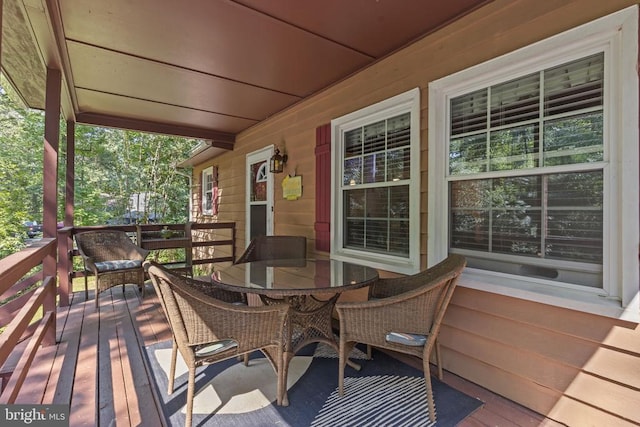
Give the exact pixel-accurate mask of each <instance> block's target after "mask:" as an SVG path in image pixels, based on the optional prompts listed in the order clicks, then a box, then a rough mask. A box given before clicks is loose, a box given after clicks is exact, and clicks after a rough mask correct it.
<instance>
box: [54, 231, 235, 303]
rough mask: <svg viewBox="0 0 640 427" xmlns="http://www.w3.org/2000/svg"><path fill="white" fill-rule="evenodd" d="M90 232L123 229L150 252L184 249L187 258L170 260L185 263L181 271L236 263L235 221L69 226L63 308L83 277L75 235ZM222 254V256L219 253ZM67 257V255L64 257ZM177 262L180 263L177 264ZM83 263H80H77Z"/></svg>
mask: <svg viewBox="0 0 640 427" xmlns="http://www.w3.org/2000/svg"><path fill="white" fill-rule="evenodd" d="M89 230H121V231H125V232H127V233H129V234H130V235H131V236H132V238H133V240H134V241H135V242H136V243H137V244H138V245H139V246H141V247H143V248H145V249H149V250H152V251H153V250H166V249H182V250H184V251H185V254H184V259H180V260H169V264H175V265H178V264H183V265H182V266H181V267H180V268H181V269H182V270H184V271H191V269H192V267H194V266H198V265H204V264H215V263H221V262H235V259H236V248H235V241H236V224H235V222H219V223H196V222H189V223H186V224H138V225H117V226H95V227H67V228H63V229H61V230H58V239H59V243H58V244H59V246H60V249H59V257H58V275H59V280H60V289H59V293H60V305H61V306H65V305H68V304H69V296H70V295H71V290H72V287H71V283H72V281H73V279H74V278H76V277H83V276H84V274H85V273H84V271H83V270H81V269H80V270H75V269H74V265H73V260H74V259H77V257H78V256H79V254H78V251H77V249H75V248H74V247H73V236H74V235H75V234H77V233H80V232H83V231H89ZM163 230H167V231H168V232H170V233H175V235H174V236H175V237H163V236H162V232H163ZM218 251H221V252H222V254H221V255H219V254H218V253H217V252H218ZM63 254H64V255H63ZM173 261H176V262H173ZM76 264H79V263H76Z"/></svg>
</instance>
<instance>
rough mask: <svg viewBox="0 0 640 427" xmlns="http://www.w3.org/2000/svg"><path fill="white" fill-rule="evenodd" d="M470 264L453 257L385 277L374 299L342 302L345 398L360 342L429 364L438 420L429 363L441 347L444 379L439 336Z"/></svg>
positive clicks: (430, 405) (429, 399) (432, 412)
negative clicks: (350, 363)
mask: <svg viewBox="0 0 640 427" xmlns="http://www.w3.org/2000/svg"><path fill="white" fill-rule="evenodd" d="M465 265H466V260H465V258H464V257H462V256H460V255H450V256H449V257H448V258H446V259H445V260H444V261H442V262H441V263H439V264H437V265H435V266H433V267H432V268H429V269H427V270H424V271H422V272H420V273H417V274H415V275H412V276H406V277H398V278H392V279H379V280H378V281H377V282H376V283H374V284H373V285H372V286H371V288H370V291H369V296H370V299H369V300H368V301H363V302H338V304H336V310H337V312H338V315H339V318H340V352H339V353H340V365H339V373H338V388H339V393H340V395H343V394H344V368H345V365H346V363H347V356H348V355H349V353H350V352H351V350H352V349H353V347H354V346H355V344H356V343H362V344H367V345H368V346H374V347H379V348H384V349H388V350H393V351H397V352H399V353H404V354H409V355H413V356H417V357H420V358H421V359H422V363H423V369H424V379H425V383H426V390H427V405H428V408H429V417H430V418H431V421H435V404H434V402H433V391H432V388H431V378H430V371H429V359H430V356H431V352H432V350H433V349H434V347H435V348H436V359H437V364H438V377H439V378H440V379H442V364H441V360H440V350H439V348H438V345H437V339H438V332H439V330H440V324H441V322H442V318H443V317H444V314H445V311H446V309H447V306H448V305H449V301H450V300H451V296H452V294H453V291H454V288H455V285H456V281H457V279H458V277H459V276H460V273H461V272H462V269H463V268H464V266H465Z"/></svg>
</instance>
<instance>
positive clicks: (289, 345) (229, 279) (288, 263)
mask: <svg viewBox="0 0 640 427" xmlns="http://www.w3.org/2000/svg"><path fill="white" fill-rule="evenodd" d="M211 279H212V281H213V282H214V283H216V284H217V285H218V286H220V287H222V288H225V289H228V290H232V291H236V292H246V293H252V294H257V295H259V296H260V299H261V300H262V302H263V303H264V304H276V303H282V302H286V303H287V304H289V306H290V307H291V310H290V315H289V319H288V320H287V324H286V327H287V331H286V332H287V336H288V339H287V340H286V347H285V349H284V358H285V360H284V369H283V375H284V377H285V379H286V378H287V373H288V370H289V362H290V361H291V359H292V358H293V356H294V355H295V354H296V352H297V351H298V350H300V349H301V348H302V347H304V346H306V345H307V344H309V343H312V342H323V343H326V344H328V345H330V346H331V347H333V348H334V349H335V350H336V352H337V351H338V344H337V342H336V340H335V337H334V334H333V330H332V327H331V320H332V314H333V308H334V306H335V303H336V301H337V300H338V297H339V296H340V294H341V293H342V292H344V291H348V290H352V289H357V288H361V287H364V286H367V285H370V284H371V283H373V282H374V281H376V280H377V279H378V272H377V271H376V270H375V269H374V268H371V267H366V266H362V265H357V264H352V263H349V262H344V261H337V260H315V259H303V258H301V259H287V260H269V261H252V262H247V263H241V264H235V265H233V266H231V267H228V268H225V269H223V270H220V271H216V272H214V273H213V275H212V276H211ZM350 364H351V363H350ZM352 366H354V367H356V368H358V366H357V365H355V364H352ZM282 402H283V405H288V403H289V402H288V398H287V393H286V390H285V395H284V396H283V399H282Z"/></svg>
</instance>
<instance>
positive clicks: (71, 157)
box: [58, 121, 76, 307]
mask: <svg viewBox="0 0 640 427" xmlns="http://www.w3.org/2000/svg"><path fill="white" fill-rule="evenodd" d="M75 130H76V124H75V123H74V122H73V121H67V164H66V178H65V193H64V226H65V228H67V227H71V226H73V213H74V205H75V199H74V191H75V157H76V155H75V153H76V137H75ZM72 249H73V233H72V232H71V231H70V230H69V231H65V232H58V277H59V279H60V286H59V288H58V294H59V295H60V300H59V305H60V307H66V306H68V305H69V297H70V296H71V293H72V292H73V285H72V279H71V272H72V271H73V267H72V265H73V257H72V256H71V253H70V252H71V250H72Z"/></svg>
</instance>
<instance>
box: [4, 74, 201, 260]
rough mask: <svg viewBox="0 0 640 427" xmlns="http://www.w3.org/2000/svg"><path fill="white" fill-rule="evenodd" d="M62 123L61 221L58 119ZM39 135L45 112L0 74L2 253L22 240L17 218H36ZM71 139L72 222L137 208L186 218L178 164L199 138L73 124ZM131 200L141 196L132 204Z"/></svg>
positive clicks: (149, 215)
mask: <svg viewBox="0 0 640 427" xmlns="http://www.w3.org/2000/svg"><path fill="white" fill-rule="evenodd" d="M3 88H4V89H3ZM5 89H6V90H5ZM60 129H61V143H60V144H59V160H60V162H59V164H60V166H59V169H58V176H59V181H58V189H59V190H58V207H59V209H58V219H59V220H62V218H63V217H64V197H65V193H64V189H65V183H64V180H65V168H66V143H65V141H66V135H64V132H65V130H66V125H65V124H64V122H61V126H60ZM43 135H44V114H43V113H42V112H41V111H34V110H29V109H27V108H24V106H23V105H22V103H21V102H20V101H19V99H18V97H17V96H16V95H15V93H13V91H12V89H11V86H10V85H9V84H8V83H7V81H6V80H4V78H3V79H2V80H0V144H2V150H0V258H2V257H4V256H6V255H8V254H10V253H13V252H15V251H16V250H18V249H20V248H21V247H22V246H24V240H25V238H26V234H25V232H24V227H23V226H22V223H23V221H26V220H35V221H38V222H39V223H41V222H42V165H43ZM75 143H76V146H75V159H74V165H75V177H76V179H75V195H74V196H75V219H74V223H75V225H99V224H109V223H122V222H123V221H124V218H125V217H126V216H127V215H128V213H129V212H130V211H131V210H132V209H136V208H138V209H139V210H140V211H141V212H140V214H139V217H138V218H137V220H139V222H147V221H149V220H151V219H158V220H160V221H162V222H165V223H172V222H185V221H187V219H188V201H189V192H190V188H189V185H188V179H187V178H186V177H185V175H190V171H184V170H179V169H178V168H177V167H176V164H177V163H179V162H180V161H182V160H185V159H187V158H188V156H189V153H190V152H191V150H192V149H193V147H194V146H195V145H196V144H197V143H198V141H197V140H193V139H185V138H178V137H171V136H165V135H155V134H147V133H141V132H134V131H127V130H121V129H108V128H100V127H91V126H84V125H77V126H76V128H75ZM139 195H141V196H139ZM132 199H134V200H144V203H143V204H139V205H138V206H132Z"/></svg>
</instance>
